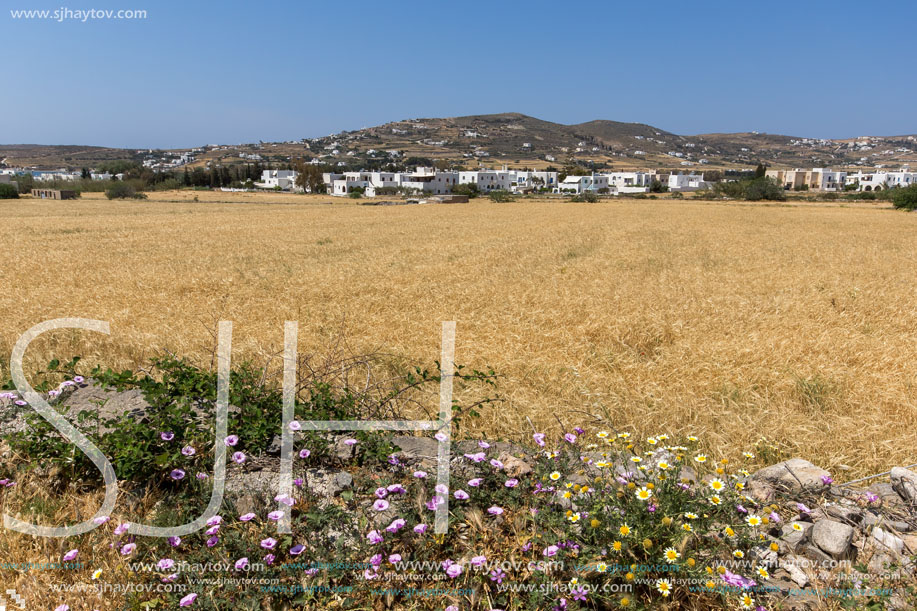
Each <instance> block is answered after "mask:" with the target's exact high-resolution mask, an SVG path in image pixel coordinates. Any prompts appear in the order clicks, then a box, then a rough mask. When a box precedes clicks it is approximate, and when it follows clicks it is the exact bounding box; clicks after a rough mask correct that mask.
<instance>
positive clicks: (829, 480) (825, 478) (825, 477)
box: [821, 475, 834, 486]
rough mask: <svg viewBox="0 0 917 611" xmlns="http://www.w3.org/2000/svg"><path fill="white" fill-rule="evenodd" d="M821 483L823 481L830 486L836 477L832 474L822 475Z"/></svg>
mask: <svg viewBox="0 0 917 611" xmlns="http://www.w3.org/2000/svg"><path fill="white" fill-rule="evenodd" d="M821 483H823V484H824V485H825V486H830V485H831V484H833V483H834V478H833V477H831V476H830V475H822V476H821Z"/></svg>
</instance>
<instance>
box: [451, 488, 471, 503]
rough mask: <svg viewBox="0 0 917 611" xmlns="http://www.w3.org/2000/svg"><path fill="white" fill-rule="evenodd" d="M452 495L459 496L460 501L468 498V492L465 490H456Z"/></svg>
mask: <svg viewBox="0 0 917 611" xmlns="http://www.w3.org/2000/svg"><path fill="white" fill-rule="evenodd" d="M452 496H454V497H455V498H457V499H458V500H460V501H466V500H468V493H467V492H465V491H464V490H456V491H455V492H454V493H453V495H452Z"/></svg>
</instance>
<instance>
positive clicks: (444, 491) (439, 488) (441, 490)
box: [433, 484, 449, 494]
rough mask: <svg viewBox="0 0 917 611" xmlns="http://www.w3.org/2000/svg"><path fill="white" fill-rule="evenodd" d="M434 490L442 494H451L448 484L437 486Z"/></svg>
mask: <svg viewBox="0 0 917 611" xmlns="http://www.w3.org/2000/svg"><path fill="white" fill-rule="evenodd" d="M433 489H434V490H436V491H437V492H438V493H440V494H449V487H448V486H447V485H446V484H436V486H434V488H433Z"/></svg>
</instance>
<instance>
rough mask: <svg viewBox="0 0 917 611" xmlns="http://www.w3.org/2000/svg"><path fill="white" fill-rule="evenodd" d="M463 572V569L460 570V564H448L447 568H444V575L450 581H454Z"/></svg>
mask: <svg viewBox="0 0 917 611" xmlns="http://www.w3.org/2000/svg"><path fill="white" fill-rule="evenodd" d="M463 570H464V569H463V568H462V565H461V564H450V565H449V566H448V567H446V575H448V576H449V577H451V578H452V579H455V578H456V577H458V576H459V575H461V574H462V571H463Z"/></svg>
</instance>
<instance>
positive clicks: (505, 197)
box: [488, 189, 516, 204]
mask: <svg viewBox="0 0 917 611" xmlns="http://www.w3.org/2000/svg"><path fill="white" fill-rule="evenodd" d="M488 195H489V196H490V199H491V201H494V202H497V203H500V204H502V203H504V202H511V201H515V199H516V197H515V196H514V195H513V194H512V193H510V192H509V191H506V190H503V189H498V190H496V191H491V192H490V193H489V194H488Z"/></svg>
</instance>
